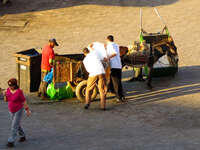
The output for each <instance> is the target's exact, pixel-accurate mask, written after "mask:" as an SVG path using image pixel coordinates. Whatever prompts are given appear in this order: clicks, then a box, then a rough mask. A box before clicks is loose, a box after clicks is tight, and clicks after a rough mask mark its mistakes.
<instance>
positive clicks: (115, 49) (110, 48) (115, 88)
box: [106, 35, 125, 102]
mask: <svg viewBox="0 0 200 150" xmlns="http://www.w3.org/2000/svg"><path fill="white" fill-rule="evenodd" d="M106 42H107V46H106V50H107V54H108V58H107V60H108V61H110V68H111V74H110V90H111V92H114V93H115V94H116V97H117V102H122V101H124V100H125V97H124V94H123V88H122V83H121V78H122V64H121V58H120V51H119V46H118V45H117V44H116V43H114V37H113V36H112V35H109V36H108V37H107V39H106Z"/></svg>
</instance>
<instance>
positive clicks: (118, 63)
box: [107, 42, 122, 69]
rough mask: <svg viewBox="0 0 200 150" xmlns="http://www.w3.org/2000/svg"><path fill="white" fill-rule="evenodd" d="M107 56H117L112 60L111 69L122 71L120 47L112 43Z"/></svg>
mask: <svg viewBox="0 0 200 150" xmlns="http://www.w3.org/2000/svg"><path fill="white" fill-rule="evenodd" d="M107 54H108V56H111V55H112V54H116V56H114V57H112V58H111V59H110V67H111V68H117V69H121V68H122V63H121V58H120V51H119V46H118V45H117V44H115V43H114V42H110V43H109V44H107Z"/></svg>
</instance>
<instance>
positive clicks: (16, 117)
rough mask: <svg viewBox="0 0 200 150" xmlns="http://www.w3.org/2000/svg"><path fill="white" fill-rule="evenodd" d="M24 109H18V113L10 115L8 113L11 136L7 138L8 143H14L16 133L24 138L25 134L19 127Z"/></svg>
mask: <svg viewBox="0 0 200 150" xmlns="http://www.w3.org/2000/svg"><path fill="white" fill-rule="evenodd" d="M23 111H24V108H22V109H20V110H19V111H17V112H15V113H12V112H10V115H11V119H12V124H11V135H10V137H9V138H8V142H10V143H14V142H15V141H16V138H17V133H18V134H19V136H20V137H25V133H24V131H23V129H22V127H21V125H20V122H21V119H22V115H23Z"/></svg>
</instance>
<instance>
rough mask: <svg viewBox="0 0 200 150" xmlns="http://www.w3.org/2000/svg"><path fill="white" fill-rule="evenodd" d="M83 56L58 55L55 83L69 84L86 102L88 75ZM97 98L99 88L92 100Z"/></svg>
mask: <svg viewBox="0 0 200 150" xmlns="http://www.w3.org/2000/svg"><path fill="white" fill-rule="evenodd" d="M83 59H84V55H83V54H67V55H56V56H55V62H54V66H53V69H54V74H53V83H54V84H59V83H66V82H69V83H70V85H71V87H72V89H73V91H74V92H75V93H76V96H77V98H78V99H79V100H80V101H82V102H83V101H84V100H85V90H86V86H87V79H88V73H87V71H86V69H85V67H84V65H83V62H82V61H83ZM96 96H97V87H95V88H94V90H93V94H92V97H91V98H92V100H94V99H95V98H96Z"/></svg>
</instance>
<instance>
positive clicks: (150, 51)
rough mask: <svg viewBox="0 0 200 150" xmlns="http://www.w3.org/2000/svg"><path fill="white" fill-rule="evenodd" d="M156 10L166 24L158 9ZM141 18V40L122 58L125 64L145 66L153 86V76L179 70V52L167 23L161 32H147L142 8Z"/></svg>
mask: <svg viewBox="0 0 200 150" xmlns="http://www.w3.org/2000/svg"><path fill="white" fill-rule="evenodd" d="M154 10H155V12H156V14H157V15H158V16H159V18H160V19H161V21H162V22H163V23H164V24H165V22H164V20H163V19H162V17H161V16H160V14H159V12H158V10H157V9H156V8H155V9H154ZM140 18H141V32H140V40H139V41H138V42H137V41H136V42H135V43H134V44H133V45H132V46H130V47H129V49H128V51H127V53H125V54H124V55H123V56H122V57H121V59H122V64H123V66H131V67H134V68H143V70H144V72H145V74H146V75H147V85H148V86H149V87H150V88H152V86H151V80H152V77H160V76H169V75H175V73H176V72H177V71H178V53H177V48H176V46H175V44H174V41H173V38H172V36H171V35H170V34H169V30H168V28H167V26H166V24H165V27H164V28H163V30H162V31H161V32H158V33H147V32H146V31H145V30H144V29H143V28H142V11H141V9H140Z"/></svg>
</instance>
